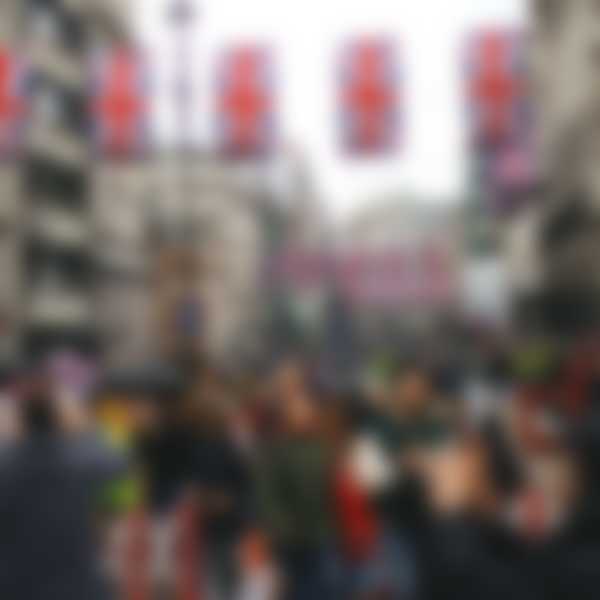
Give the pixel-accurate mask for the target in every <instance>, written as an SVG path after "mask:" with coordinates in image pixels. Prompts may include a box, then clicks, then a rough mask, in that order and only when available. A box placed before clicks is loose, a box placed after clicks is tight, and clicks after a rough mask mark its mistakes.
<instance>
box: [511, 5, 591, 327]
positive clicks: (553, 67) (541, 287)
mask: <svg viewBox="0 0 600 600" xmlns="http://www.w3.org/2000/svg"><path fill="white" fill-rule="evenodd" d="M532 8H533V10H532V15H533V23H532V36H531V42H532V44H531V66H532V69H531V71H532V81H531V84H532V90H533V95H534V99H535V102H536V114H537V120H538V130H539V147H538V151H539V156H540V168H541V174H542V178H543V189H542V190H540V193H539V198H538V199H537V202H536V206H534V207H532V209H531V210H532V211H533V212H535V213H537V214H536V215H535V216H534V215H532V214H530V215H529V219H528V223H529V224H530V226H529V227H528V228H527V237H528V239H525V238H524V237H523V235H522V234H523V233H524V232H525V231H526V230H525V229H524V228H523V227H521V235H517V236H516V238H515V239H518V240H520V241H519V244H520V246H521V248H525V247H528V249H527V255H528V256H529V259H530V260H529V261H527V263H523V264H524V266H525V267H526V268H529V267H530V266H531V265H532V264H537V265H538V267H539V268H538V271H539V273H538V277H537V278H536V279H537V281H536V283H537V284H538V285H537V289H535V291H531V290H529V291H528V294H525V295H526V296H529V297H528V298H527V302H526V304H527V305H529V306H530V307H531V306H534V307H535V310H534V311H533V312H534V313H536V315H535V318H529V319H527V320H528V321H529V322H530V323H531V322H536V323H538V324H539V325H538V327H539V328H541V329H546V330H550V331H554V332H556V333H565V334H569V333H573V332H577V331H581V330H582V329H586V328H589V327H590V326H593V325H597V324H598V322H599V321H600V310H599V308H600V276H599V275H598V269H597V268H596V265H597V262H598V258H599V257H600V242H599V240H600V178H599V177H598V168H597V165H598V158H599V156H600V93H599V90H600V87H599V86H598V82H599V81H600V63H599V62H598V59H597V57H598V56H599V54H600V38H598V35H597V31H598V27H600V15H599V14H598V11H597V10H596V9H595V7H594V3H591V2H587V1H586V0H570V1H569V2H555V1H552V0H535V1H534V2H533V3H532ZM517 225H518V224H517ZM513 237H514V236H513ZM528 314H529V316H530V317H531V316H532V311H531V310H529V311H528Z"/></svg>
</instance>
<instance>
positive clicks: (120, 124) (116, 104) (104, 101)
mask: <svg viewBox="0 0 600 600" xmlns="http://www.w3.org/2000/svg"><path fill="white" fill-rule="evenodd" d="M147 96H148V73H147V64H146V61H145V60H144V57H143V56H142V54H141V53H140V52H139V51H138V50H136V49H133V48H130V47H126V46H124V47H119V48H112V49H109V50H105V51H103V52H101V53H99V54H98V55H96V56H95V60H94V64H93V88H92V109H93V110H92V112H93V117H94V133H95V140H96V146H97V148H98V150H99V152H101V153H102V154H105V155H108V156H118V157H127V156H137V155H139V154H141V153H143V152H144V151H145V149H146V148H147V142H148V140H147V125H148V100H147Z"/></svg>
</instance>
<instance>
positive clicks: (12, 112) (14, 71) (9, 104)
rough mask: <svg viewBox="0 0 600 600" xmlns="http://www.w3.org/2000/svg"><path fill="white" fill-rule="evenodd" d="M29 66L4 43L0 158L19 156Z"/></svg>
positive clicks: (0, 62) (0, 58) (0, 81)
mask: <svg viewBox="0 0 600 600" xmlns="http://www.w3.org/2000/svg"><path fill="white" fill-rule="evenodd" d="M26 109H27V99H26V69H25V65H24V63H23V60H22V59H21V57H20V56H19V55H18V53H16V52H15V51H13V50H12V49H10V48H8V47H5V46H0V159H12V158H15V157H16V156H17V155H18V154H19V152H20V150H21V148H22V142H23V135H22V133H23V125H24V122H25V117H26Z"/></svg>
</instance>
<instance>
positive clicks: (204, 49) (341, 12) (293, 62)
mask: <svg viewBox="0 0 600 600" xmlns="http://www.w3.org/2000/svg"><path fill="white" fill-rule="evenodd" d="M135 1H137V2H138V3H139V4H138V8H137V10H136V12H135V15H136V20H137V31H138V34H139V38H140V40H141V42H142V44H143V45H144V46H146V47H147V48H148V51H149V53H150V56H151V59H152V60H153V62H154V64H155V65H156V67H155V69H154V83H155V94H156V95H155V98H156V100H155V103H154V114H155V117H156V118H155V120H154V121H155V134H156V140H157V142H158V143H160V144H169V143H172V142H173V139H174V135H175V131H176V128H175V126H174V119H173V109H172V106H173V102H172V93H171V92H170V91H169V88H170V85H169V82H170V81H171V78H172V75H173V68H174V64H175V59H174V57H175V50H174V48H173V40H172V36H171V32H170V31H169V27H168V25H167V20H166V17H165V14H166V7H167V5H168V3H169V2H171V1H172V0H135ZM525 2H526V0H196V5H197V7H198V18H197V20H196V24H195V34H194V36H193V40H194V41H193V46H194V47H193V50H192V64H191V65H190V67H191V69H192V72H193V77H194V81H195V100H194V103H195V106H197V111H196V114H195V117H196V121H195V123H193V124H192V125H191V131H192V132H193V135H194V137H195V138H196V139H197V140H198V142H199V143H201V144H210V142H211V136H212V127H211V116H212V104H211V102H212V94H211V92H212V87H213V86H212V83H213V80H214V62H215V58H216V56H218V53H219V51H220V50H221V49H222V48H224V47H226V46H227V45H228V44H230V43H234V42H240V41H258V42H261V43H266V44H269V45H270V46H271V47H272V48H273V50H274V53H275V56H276V60H277V63H278V66H277V71H278V85H279V86H280V88H279V96H280V107H279V109H280V122H281V137H282V140H284V143H285V145H289V146H290V147H295V148H298V149H300V150H301V151H302V152H303V154H304V155H305V156H306V157H307V160H308V163H309V167H310V168H311V171H312V173H313V176H314V181H315V185H316V186H317V189H318V191H319V193H320V194H321V196H322V197H323V199H324V200H325V201H326V202H327V204H328V206H329V208H330V210H331V212H332V213H333V214H334V215H335V216H337V217H338V218H344V217H347V216H348V215H349V214H351V213H352V212H354V211H355V210H357V209H359V208H361V207H362V206H365V204H367V203H369V202H370V201H372V200H373V199H374V198H376V197H377V196H378V195H380V194H385V193H389V192H392V191H412V192H414V193H418V194H422V195H424V196H430V197H432V199H436V200H437V199H442V200H446V199H451V198H452V197H456V196H457V195H458V194H459V193H460V190H461V188H462V186H463V185H464V164H465V147H464V139H463V134H464V126H463V119H464V115H463V110H462V105H461V88H460V83H461V79H460V77H461V64H460V49H461V44H462V43H463V42H464V39H465V36H466V35H467V33H468V32H469V31H471V30H473V29H475V28H477V27H478V26H481V25H488V24H515V25H521V24H523V23H524V22H525V20H526V14H525V13H526V9H525ZM372 33H381V34H385V35H388V36H393V37H395V38H396V39H397V40H398V42H399V46H400V48H401V52H402V55H403V72H404V73H403V79H404V86H405V88H404V99H403V109H402V110H403V120H404V122H405V134H404V139H403V143H402V145H401V147H400V148H399V150H398V152H396V153H394V154H393V155H391V156H389V158H387V159H385V160H370V161H360V162H357V161H352V162H348V161H347V160H346V159H344V158H343V157H342V156H341V155H340V153H339V149H338V148H339V147H338V145H337V143H336V142H337V140H336V135H335V128H334V125H335V105H334V99H335V83H336V81H335V77H334V72H333V61H334V57H335V52H336V49H337V48H338V47H339V43H340V42H341V41H343V40H345V39H347V38H348V37H351V36H353V35H362V34H372Z"/></svg>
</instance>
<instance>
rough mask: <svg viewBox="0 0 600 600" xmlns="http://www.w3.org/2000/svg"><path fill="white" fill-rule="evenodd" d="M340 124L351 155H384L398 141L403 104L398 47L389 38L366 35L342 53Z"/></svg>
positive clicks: (344, 141) (343, 138)
mask: <svg viewBox="0 0 600 600" xmlns="http://www.w3.org/2000/svg"><path fill="white" fill-rule="evenodd" d="M338 70H339V74H338V76H339V89H338V104H339V127H340V136H341V140H342V147H343V149H344V150H345V151H346V152H348V153H350V154H361V155H362V154H367V155H368V154H382V153H386V152H390V151H391V150H393V149H394V148H395V147H396V145H397V142H398V133H399V131H398V130H399V103H400V93H399V89H398V80H399V72H398V64H397V59H396V46H395V45H394V44H393V42H391V41H389V40H387V39H380V38H364V39H359V40H352V41H350V42H349V43H347V44H345V45H344V46H343V48H342V51H341V53H340V60H339V65H338Z"/></svg>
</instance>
